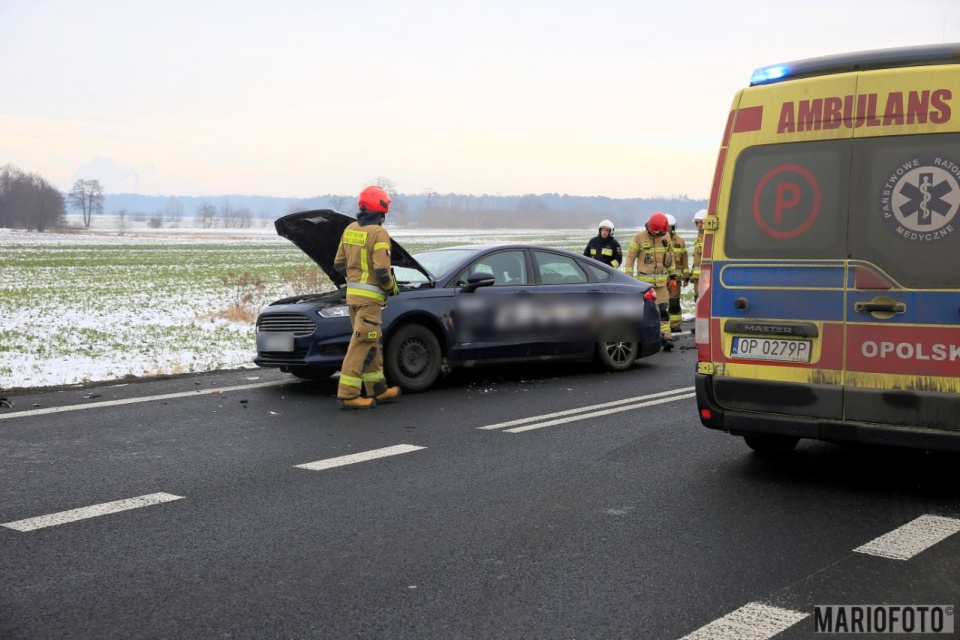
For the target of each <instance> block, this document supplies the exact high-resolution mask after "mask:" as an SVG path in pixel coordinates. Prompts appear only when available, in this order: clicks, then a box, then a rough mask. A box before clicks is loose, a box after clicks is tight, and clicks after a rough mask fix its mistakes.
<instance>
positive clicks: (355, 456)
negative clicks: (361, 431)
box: [296, 444, 426, 471]
mask: <svg viewBox="0 0 960 640" xmlns="http://www.w3.org/2000/svg"><path fill="white" fill-rule="evenodd" d="M420 449H426V447H418V446H416V445H413V444H398V445H395V446H392V447H384V448H383V449H373V450H371V451H361V452H360V453H351V454H350V455H347V456H340V457H338V458H327V459H326V460H317V461H316V462H308V463H306V464H298V465H296V467H297V469H308V470H310V471H323V470H324V469H333V468H334V467H342V466H344V465H348V464H355V463H357V462H367V461H368V460H376V459H377V458H386V457H387V456H395V455H399V454H401V453H410V452H411V451H419V450H420Z"/></svg>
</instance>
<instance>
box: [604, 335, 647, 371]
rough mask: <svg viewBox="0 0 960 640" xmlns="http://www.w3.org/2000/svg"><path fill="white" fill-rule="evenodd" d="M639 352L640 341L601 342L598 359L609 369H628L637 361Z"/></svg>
mask: <svg viewBox="0 0 960 640" xmlns="http://www.w3.org/2000/svg"><path fill="white" fill-rule="evenodd" d="M639 352H640V343H639V342H600V343H598V344H597V360H599V361H600V365H601V366H602V367H603V368H604V369H606V370H607V371H626V370H627V369H629V368H630V367H632V366H633V363H634V362H636V360H637V354H638V353H639Z"/></svg>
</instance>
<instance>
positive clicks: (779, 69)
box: [750, 64, 790, 85]
mask: <svg viewBox="0 0 960 640" xmlns="http://www.w3.org/2000/svg"><path fill="white" fill-rule="evenodd" d="M788 75H790V67H789V66H788V65H785V64H775V65H772V66H769V67H760V68H759V69H757V70H756V71H754V72H753V75H752V76H750V84H751V85H755V84H766V83H768V82H776V81H777V80H779V79H781V78H783V77H786V76H788Z"/></svg>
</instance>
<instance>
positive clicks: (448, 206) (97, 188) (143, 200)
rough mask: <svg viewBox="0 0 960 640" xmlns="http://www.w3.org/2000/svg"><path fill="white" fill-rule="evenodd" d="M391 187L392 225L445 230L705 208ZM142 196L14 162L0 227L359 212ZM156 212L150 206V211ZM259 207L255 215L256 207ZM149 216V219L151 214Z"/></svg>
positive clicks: (0, 181) (208, 221) (231, 223)
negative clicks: (68, 217)
mask: <svg viewBox="0 0 960 640" xmlns="http://www.w3.org/2000/svg"><path fill="white" fill-rule="evenodd" d="M371 183H372V184H377V185H378V186H381V187H383V188H384V189H386V190H387V192H388V193H390V196H391V199H392V204H391V206H390V215H389V221H390V223H391V224H392V225H393V226H398V227H411V228H447V229H490V228H500V229H520V228H526V229H540V228H544V229H548V228H558V227H564V228H577V227H579V228H584V229H589V228H594V227H596V226H597V224H598V223H599V222H600V221H601V220H604V219H610V220H612V221H613V223H614V224H615V225H616V226H617V227H618V228H624V229H629V228H638V227H640V226H642V225H643V223H644V222H645V221H646V219H647V218H648V217H649V216H650V214H652V213H653V212H655V211H662V212H664V213H670V214H672V215H674V216H675V217H676V218H677V221H678V226H680V227H681V228H687V227H690V228H692V227H693V223H692V218H693V214H694V213H695V212H696V211H697V210H698V209H702V208H705V207H706V200H702V199H692V198H688V197H687V196H685V195H683V196H675V197H661V198H608V197H606V196H571V195H567V194H558V193H544V194H524V195H500V194H496V195H490V194H481V195H464V194H456V193H446V194H441V193H438V192H436V191H434V190H433V189H425V190H424V191H422V192H421V193H417V194H404V193H399V192H398V190H397V188H396V185H395V183H394V182H393V181H392V180H390V179H389V178H385V177H382V176H381V177H377V178H374V179H373V180H372V181H371ZM210 200H211V198H209V197H206V198H202V197H200V198H198V197H192V196H143V195H136V194H115V195H114V194H110V195H108V194H107V193H106V192H105V190H104V188H103V186H102V185H101V184H100V182H99V181H98V180H89V179H88V180H77V181H76V182H74V184H73V186H72V187H71V189H70V191H69V192H67V193H66V194H61V193H60V192H59V191H57V190H56V189H55V188H53V187H52V186H51V185H50V184H49V183H48V182H47V181H46V180H44V179H43V178H42V177H41V176H39V175H38V174H29V175H28V174H25V173H24V172H22V171H20V170H19V169H17V168H16V167H13V166H11V165H7V166H6V167H3V168H0V227H19V228H25V229H31V230H39V231H43V230H44V229H47V228H51V227H54V226H58V225H62V224H63V222H64V215H65V212H66V209H67V208H68V207H69V208H70V209H72V210H74V211H78V212H80V213H82V214H83V223H84V226H86V227H89V226H90V224H91V220H92V218H93V216H96V215H99V214H102V213H104V212H106V213H109V214H111V215H113V216H114V218H115V219H116V224H117V228H118V231H119V232H120V234H121V235H123V234H124V233H125V231H126V229H127V228H128V226H129V223H131V222H142V221H147V223H148V224H149V226H150V227H152V228H160V227H163V226H166V225H169V226H173V227H178V226H180V224H181V221H182V220H183V219H184V218H185V217H189V218H191V221H190V224H191V226H197V227H202V228H212V227H220V226H222V227H225V228H236V229H241V228H247V227H251V226H253V224H254V221H255V220H256V221H258V222H259V223H260V224H261V225H263V226H266V225H267V224H269V223H270V222H271V221H273V220H275V219H276V218H278V217H280V216H282V215H285V214H288V213H294V212H297V211H307V210H311V209H334V210H336V211H340V212H342V213H346V214H348V215H354V214H355V213H356V211H355V209H356V196H355V195H339V194H326V195H319V196H313V197H310V198H279V197H270V196H243V195H227V196H220V197H218V198H217V200H216V201H215V202H210ZM147 211H152V213H146V212H147ZM254 211H256V214H254ZM148 218H149V219H148Z"/></svg>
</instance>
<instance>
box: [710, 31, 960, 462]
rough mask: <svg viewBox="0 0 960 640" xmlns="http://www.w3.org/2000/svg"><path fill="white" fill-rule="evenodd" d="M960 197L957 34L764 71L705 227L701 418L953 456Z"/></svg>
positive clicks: (959, 334) (777, 449) (730, 129)
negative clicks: (942, 40) (953, 39)
mask: <svg viewBox="0 0 960 640" xmlns="http://www.w3.org/2000/svg"><path fill="white" fill-rule="evenodd" d="M958 209H960V44H943V45H931V46H919V47H908V48H898V49H884V50H878V51H867V52H861V53H850V54H841V55H835V56H828V57H822V58H814V59H809V60H802V61H798V62H789V63H785V64H777V65H772V66H768V67H762V68H760V69H758V70H757V71H756V72H755V73H754V74H753V77H752V78H751V82H750V85H749V86H748V87H747V88H745V89H742V90H740V91H739V92H738V93H737V95H736V96H735V98H734V100H733V106H732V107H731V110H730V114H729V117H728V118H727V124H726V129H725V131H724V133H723V139H722V142H721V145H720V152H719V156H718V159H717V166H716V171H715V174H714V180H713V186H712V190H711V194H710V200H709V205H708V209H707V217H706V220H705V222H704V229H705V232H706V234H705V238H704V246H703V261H702V264H701V276H700V296H699V298H698V299H697V303H696V322H695V336H696V346H697V360H698V362H697V373H696V392H697V394H696V395H697V405H698V409H699V412H700V420H701V422H702V423H703V425H704V426H706V427H709V428H711V429H718V430H722V431H726V432H728V433H731V434H733V435H736V436H742V437H743V438H744V439H745V441H746V444H747V445H749V446H750V447H751V448H752V449H754V450H756V451H758V452H761V453H768V454H778V453H783V452H786V451H789V450H791V449H793V448H794V447H795V446H796V444H797V442H798V441H799V439H801V438H810V439H815V440H825V441H834V442H862V443H873V444H887V445H895V446H905V447H914V448H921V449H927V450H953V451H960V215H958Z"/></svg>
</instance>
